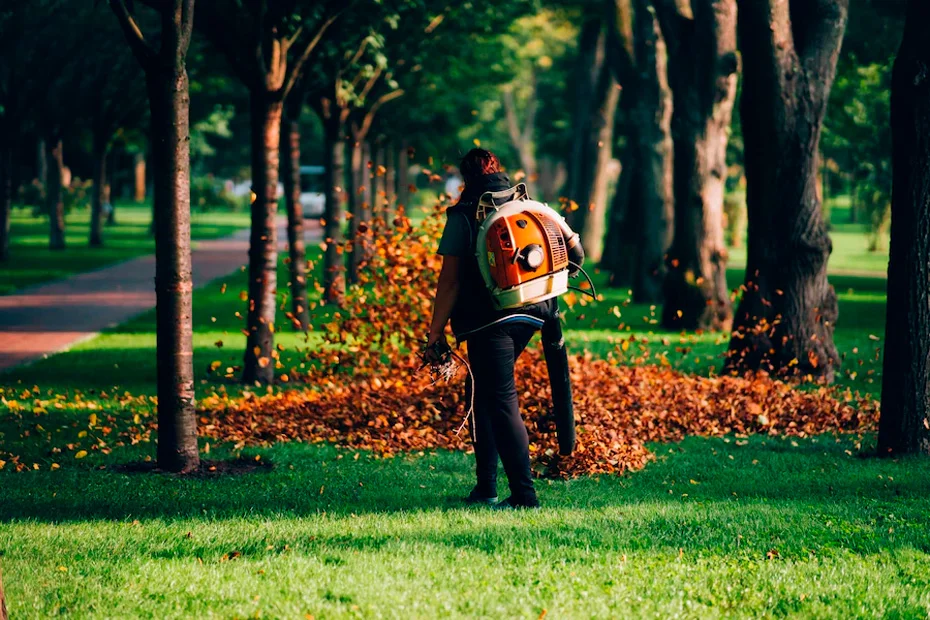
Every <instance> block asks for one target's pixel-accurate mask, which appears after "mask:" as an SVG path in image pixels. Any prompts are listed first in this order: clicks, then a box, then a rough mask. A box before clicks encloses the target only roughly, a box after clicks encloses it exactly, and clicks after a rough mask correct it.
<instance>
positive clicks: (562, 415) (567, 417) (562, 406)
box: [542, 312, 575, 456]
mask: <svg viewBox="0 0 930 620" xmlns="http://www.w3.org/2000/svg"><path fill="white" fill-rule="evenodd" d="M542 343H543V353H544V354H545V356H546V370H548V372H549V385H550V386H551V387H552V413H553V417H554V418H555V430H556V435H557V436H558V440H559V454H561V455H562V456H568V455H570V454H571V453H572V451H573V450H574V449H575V407H574V405H573V404H572V383H571V376H570V375H569V372H568V351H566V349H565V338H563V336H562V322H561V321H560V320H559V314H558V312H556V313H555V316H554V317H550V318H549V319H548V320H547V321H546V322H545V324H544V325H543V327H542Z"/></svg>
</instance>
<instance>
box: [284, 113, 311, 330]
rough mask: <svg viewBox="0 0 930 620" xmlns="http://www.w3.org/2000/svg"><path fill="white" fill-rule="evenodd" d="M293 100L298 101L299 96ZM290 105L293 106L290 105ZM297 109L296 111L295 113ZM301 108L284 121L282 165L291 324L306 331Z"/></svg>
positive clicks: (308, 320) (307, 315)
mask: <svg viewBox="0 0 930 620" xmlns="http://www.w3.org/2000/svg"><path fill="white" fill-rule="evenodd" d="M293 101H296V102H299V101H300V99H298V98H297V97H294V98H293ZM289 107H290V106H289ZM295 112H296V114H295ZM299 113H300V111H299V108H298V109H297V110H292V111H290V113H289V114H288V117H287V118H286V119H285V120H284V130H283V131H282V132H281V136H282V137H281V168H282V171H283V172H282V174H281V176H282V178H283V181H284V196H285V200H286V204H287V243H288V251H289V256H288V258H289V263H288V271H289V273H290V277H291V316H290V317H289V318H290V319H291V323H292V324H293V325H294V328H295V329H298V330H300V331H307V328H308V326H309V325H310V308H309V305H308V301H307V258H306V256H307V251H306V248H305V247H304V214H303V206H302V205H301V204H300V189H301V188H300V123H299V122H298V120H297V115H299Z"/></svg>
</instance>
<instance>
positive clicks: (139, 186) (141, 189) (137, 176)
mask: <svg viewBox="0 0 930 620" xmlns="http://www.w3.org/2000/svg"><path fill="white" fill-rule="evenodd" d="M132 177H133V194H132V198H133V200H135V201H136V202H137V203H140V204H141V203H143V202H145V153H142V152H139V153H136V154H135V157H134V161H133V165H132Z"/></svg>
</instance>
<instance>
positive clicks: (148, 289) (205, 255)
mask: <svg viewBox="0 0 930 620" xmlns="http://www.w3.org/2000/svg"><path fill="white" fill-rule="evenodd" d="M305 230H306V239H307V240H308V241H319V240H320V238H321V231H320V226H319V223H318V222H317V221H316V220H308V221H307V223H306V226H305ZM278 240H279V246H280V247H281V248H283V247H284V244H285V242H286V240H287V234H286V229H285V228H284V222H283V221H282V222H279V226H278ZM248 250H249V231H248V230H241V231H239V232H237V233H236V234H234V235H232V236H230V237H224V238H221V239H211V240H205V241H197V242H196V249H195V250H194V251H193V252H192V260H193V279H194V286H195V287H199V286H203V285H205V284H208V283H209V282H212V281H213V280H216V279H217V278H221V277H223V276H225V275H228V274H230V273H232V272H233V271H235V270H236V269H239V268H240V267H241V266H242V265H244V264H246V263H247V261H248ZM154 279H155V256H154V255H150V256H143V257H141V258H136V259H133V260H130V261H127V262H124V263H119V264H117V265H113V266H111V267H105V268H103V269H99V270H97V271H90V272H87V273H82V274H78V275H76V276H72V277H70V278H66V279H64V280H59V281H57V282H50V283H48V284H40V285H37V286H33V287H29V288H26V289H23V290H21V291H20V292H18V293H14V294H13V295H5V296H0V372H3V371H4V370H6V369H9V368H12V367H14V366H19V365H20V364H25V363H28V362H32V361H35V360H38V359H41V358H43V357H46V356H48V355H51V354H53V353H57V352H59V351H63V350H65V349H68V348H70V347H71V346H73V345H75V344H77V343H79V342H81V341H83V340H87V339H89V338H92V337H93V336H95V335H96V334H98V333H99V332H100V331H101V330H104V329H107V328H109V327H113V326H115V325H118V324H120V323H123V322H125V321H127V320H128V319H131V318H132V317H134V316H136V315H138V314H141V313H143V312H146V311H148V310H150V309H152V308H154V307H155V287H154Z"/></svg>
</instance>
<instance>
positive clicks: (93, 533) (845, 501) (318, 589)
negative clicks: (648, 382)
mask: <svg viewBox="0 0 930 620" xmlns="http://www.w3.org/2000/svg"><path fill="white" fill-rule="evenodd" d="M655 447H656V448H657V450H658V452H659V455H660V458H659V460H658V462H656V463H654V464H652V465H650V466H649V467H647V468H646V469H645V470H644V471H642V472H640V473H637V474H635V475H631V476H626V477H622V478H620V477H602V478H588V479H578V480H572V481H567V482H541V483H540V497H541V499H542V501H543V503H544V508H543V509H542V510H540V511H538V512H533V513H518V514H499V513H494V512H492V511H490V510H488V509H469V508H465V507H463V506H462V505H461V503H460V502H459V498H460V497H461V496H462V495H463V494H465V493H467V491H468V489H469V485H470V482H471V478H470V469H471V461H470V457H468V456H467V455H464V454H451V453H438V454H426V455H423V456H416V455H414V456H410V457H398V458H395V459H391V460H373V459H370V458H369V457H368V456H367V455H365V454H361V457H360V458H358V459H357V460H356V459H355V458H354V456H355V455H354V454H353V453H349V452H345V451H337V450H335V449H332V448H327V447H320V446H308V445H296V444H292V445H279V446H276V447H273V448H270V449H266V450H252V451H247V453H246V454H247V455H249V456H252V455H260V456H261V457H262V460H263V461H270V462H271V463H273V465H274V467H273V469H271V470H268V471H259V472H255V473H250V474H246V475H244V476H241V477H225V478H218V479H212V480H211V479H178V478H174V477H167V476H153V475H151V474H138V473H136V474H127V473H118V472H115V471H109V470H96V469H92V467H93V465H95V464H96V462H93V461H91V462H85V463H83V464H81V465H73V466H65V467H63V468H62V469H60V470H58V471H54V472H47V471H39V472H29V473H25V474H17V475H9V474H0V481H2V485H3V486H2V489H3V501H2V502H0V523H2V526H0V550H2V553H3V557H2V558H0V563H2V567H3V577H4V583H5V585H6V589H7V595H8V597H9V602H10V612H11V614H12V617H14V618H39V617H48V616H56V615H72V616H75V617H89V616H96V617H138V616H144V617H154V618H169V617H204V618H206V617H211V618H213V617H215V618H245V617H275V618H284V617H287V618H303V617H305V616H313V617H317V618H329V617H398V618H400V617H404V618H410V617H414V618H432V617H440V616H442V617H445V616H476V615H477V616H484V617H524V618H537V617H540V616H541V615H542V614H543V612H544V611H545V612H547V613H548V614H549V615H550V616H551V617H553V618H564V617H623V616H626V617H629V616H634V617H637V616H651V617H663V618H664V617H670V616H687V617H701V618H704V617H719V616H738V617H748V616H785V615H793V616H794V615H800V616H807V617H826V616H830V617H866V616H867V617H877V616H881V617H894V618H924V617H926V616H927V614H928V613H930V557H928V555H930V530H928V529H927V527H926V524H927V515H928V514H930V495H928V494H927V477H928V474H930V466H928V462H927V461H926V460H924V461H920V460H902V461H894V462H893V461H887V460H876V459H867V458H858V457H856V456H850V454H855V452H856V448H855V446H854V445H852V444H851V443H850V442H849V441H848V440H840V441H837V440H835V439H833V438H829V437H818V438H814V439H810V440H798V441H794V440H782V439H763V438H752V439H750V440H749V441H748V442H747V443H745V444H744V442H742V441H740V442H737V441H735V440H732V439H715V440H705V439H689V440H686V441H684V442H682V443H681V444H673V445H663V446H655ZM140 454H141V452H137V453H136V456H138V455H140ZM125 456H130V455H124V457H125ZM92 458H95V457H88V460H90V459H92Z"/></svg>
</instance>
